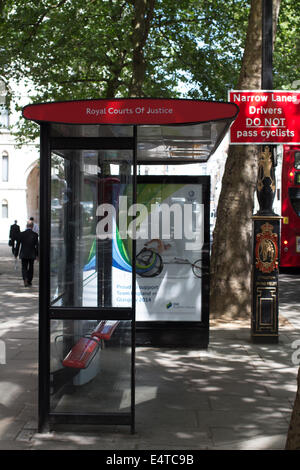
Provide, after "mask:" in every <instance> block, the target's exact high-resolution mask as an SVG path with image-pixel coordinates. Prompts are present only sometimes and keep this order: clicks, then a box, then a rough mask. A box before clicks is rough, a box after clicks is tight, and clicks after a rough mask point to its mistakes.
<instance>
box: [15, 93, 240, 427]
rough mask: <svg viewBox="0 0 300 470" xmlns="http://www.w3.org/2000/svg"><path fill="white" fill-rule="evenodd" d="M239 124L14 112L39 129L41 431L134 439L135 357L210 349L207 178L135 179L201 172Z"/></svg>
mask: <svg viewBox="0 0 300 470" xmlns="http://www.w3.org/2000/svg"><path fill="white" fill-rule="evenodd" d="M237 112H238V108H237V106H236V105H235V104H233V103H224V102H208V101H199V100H184V99H183V100H172V99H110V100H105V99H95V100H79V101H68V102H53V103H41V104H33V105H28V106H26V107H25V108H24V109H23V116H24V117H25V118H26V119H29V120H32V121H35V122H37V123H39V124H40V129H41V147H40V148H41V150H40V152H41V156H40V256H39V258H40V284H39V285H40V292H39V428H40V429H42V428H43V427H44V425H45V424H46V423H49V424H50V425H51V426H54V425H55V424H57V423H63V424H68V423H97V424H124V425H129V426H131V430H132V431H133V430H134V414H135V407H134V392H135V367H134V364H135V345H136V344H147V345H152V346H158V345H163V346H191V345H192V346H196V347H207V345H208V338H209V252H210V241H209V216H210V214H209V201H210V182H209V176H199V175H197V174H195V175H192V176H180V175H178V174H177V175H173V176H172V175H171V176H163V175H156V176H153V175H147V174H145V172H143V171H142V170H143V167H145V165H146V166H149V165H156V166H158V167H159V166H160V165H171V164H172V165H174V164H176V165H180V164H183V163H185V164H187V163H191V164H192V163H199V162H206V161H207V160H208V159H209V157H210V155H211V154H212V153H213V152H214V151H215V149H216V148H217V146H218V144H219V143H220V141H221V140H222V138H223V137H224V135H225V133H226V132H227V130H228V128H229V126H230V124H231V122H232V121H233V120H234V119H235V117H236V115H237ZM177 173H178V172H177ZM179 173H180V172H179Z"/></svg>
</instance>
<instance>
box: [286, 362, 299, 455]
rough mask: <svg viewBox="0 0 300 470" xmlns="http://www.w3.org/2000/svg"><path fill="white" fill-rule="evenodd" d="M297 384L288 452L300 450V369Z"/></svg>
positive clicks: (287, 446)
mask: <svg viewBox="0 0 300 470" xmlns="http://www.w3.org/2000/svg"><path fill="white" fill-rule="evenodd" d="M297 384H298V390H297V394H296V398H295V402H294V408H293V412H292V416H291V422H290V426H289V431H288V435H287V440H286V446H285V449H286V450H300V369H299V370H298V379H297Z"/></svg>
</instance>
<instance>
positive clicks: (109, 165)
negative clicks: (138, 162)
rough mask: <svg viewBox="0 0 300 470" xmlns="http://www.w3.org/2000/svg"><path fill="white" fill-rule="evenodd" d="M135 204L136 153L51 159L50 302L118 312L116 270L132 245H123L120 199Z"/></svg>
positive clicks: (63, 154)
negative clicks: (114, 275)
mask: <svg viewBox="0 0 300 470" xmlns="http://www.w3.org/2000/svg"><path fill="white" fill-rule="evenodd" d="M120 196H126V198H127V204H128V205H131V203H132V151H129V150H64V151H53V153H52V158H51V266H50V272H51V278H50V279H51V284H50V286H51V303H52V306H66V307H81V306H82V307H84V306H90V307H113V306H114V303H113V288H112V287H113V285H112V271H113V269H114V265H115V263H116V255H117V254H118V253H119V251H120V250H121V251H122V253H123V254H124V256H126V257H127V263H126V265H125V263H124V266H123V267H124V269H125V268H126V269H127V271H128V273H130V276H129V278H130V282H131V275H132V270H131V262H130V253H131V240H130V239H126V240H119V237H118V213H119V210H120V207H119V198H120Z"/></svg>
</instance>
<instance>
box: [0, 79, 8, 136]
mask: <svg viewBox="0 0 300 470" xmlns="http://www.w3.org/2000/svg"><path fill="white" fill-rule="evenodd" d="M7 92H8V89H7V85H6V83H5V82H4V81H3V80H2V79H1V78H0V129H1V127H2V128H3V127H4V128H5V129H7V128H8V127H9V112H8V109H7V106H6V97H7Z"/></svg>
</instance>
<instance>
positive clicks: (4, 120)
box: [0, 104, 9, 129]
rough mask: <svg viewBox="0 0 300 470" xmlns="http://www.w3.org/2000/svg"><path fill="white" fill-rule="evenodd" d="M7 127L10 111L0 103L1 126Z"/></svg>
mask: <svg viewBox="0 0 300 470" xmlns="http://www.w3.org/2000/svg"><path fill="white" fill-rule="evenodd" d="M1 127H3V128H4V129H7V128H8V127H9V112H8V109H7V108H6V107H5V106H4V105H1V104H0V128H1Z"/></svg>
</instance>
